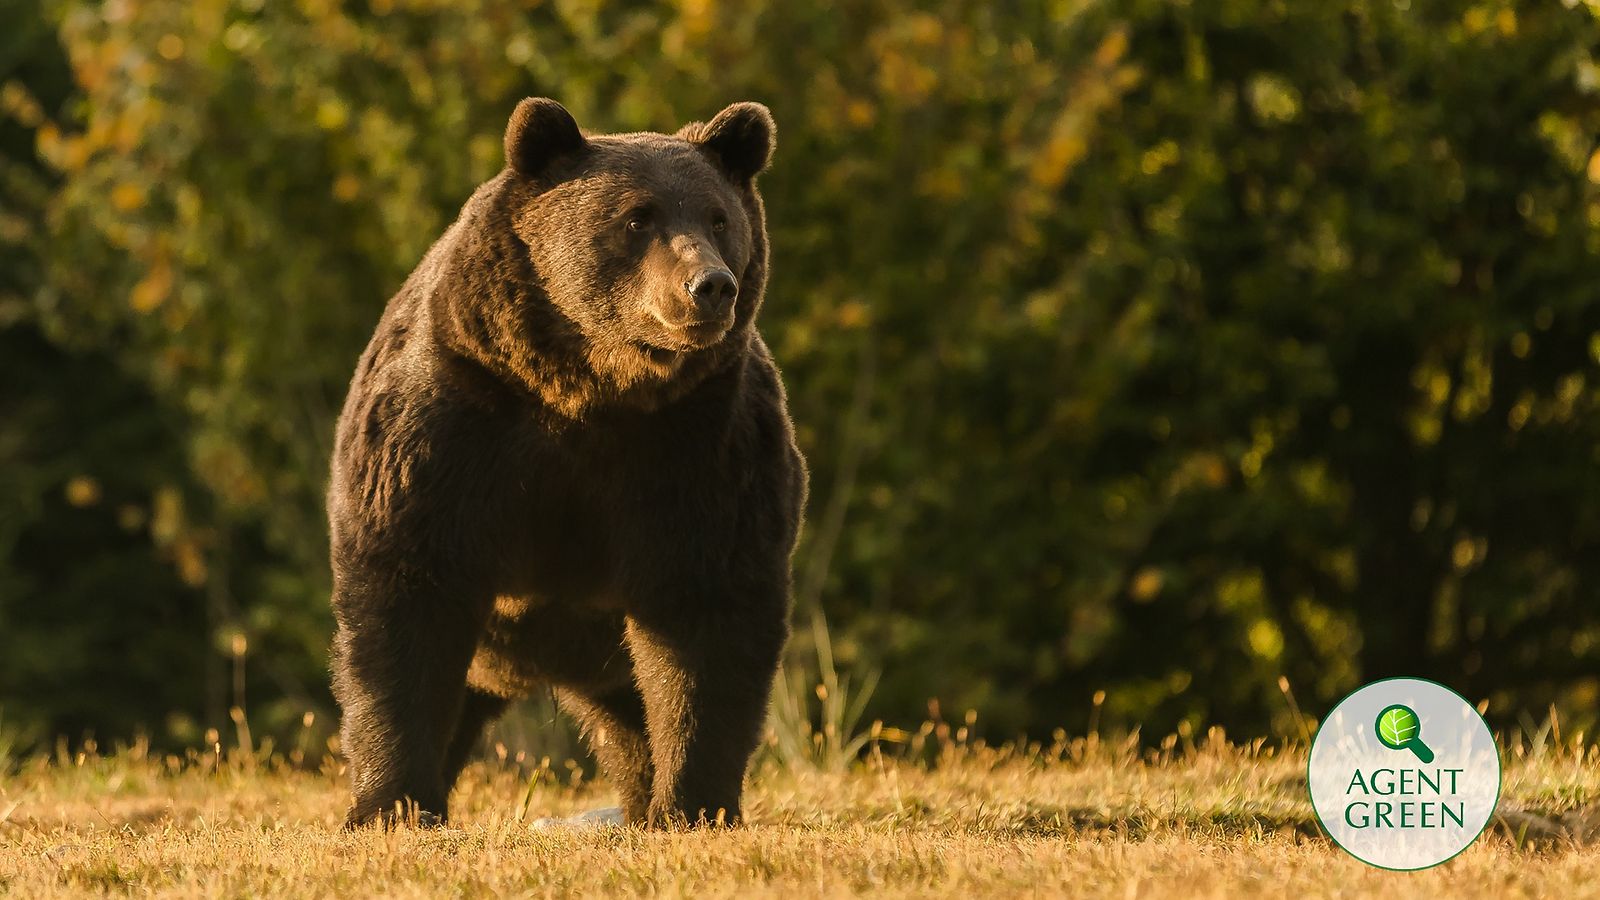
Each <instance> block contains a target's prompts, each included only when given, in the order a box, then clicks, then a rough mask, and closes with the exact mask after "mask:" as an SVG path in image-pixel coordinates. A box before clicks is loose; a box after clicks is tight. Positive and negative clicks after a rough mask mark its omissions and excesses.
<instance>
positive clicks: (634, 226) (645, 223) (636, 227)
mask: <svg viewBox="0 0 1600 900" xmlns="http://www.w3.org/2000/svg"><path fill="white" fill-rule="evenodd" d="M649 227H650V210H648V209H644V208H642V207H641V208H639V209H635V210H633V211H632V212H629V213H628V224H627V229H628V230H629V231H633V232H639V231H643V230H645V229H646V228H649Z"/></svg>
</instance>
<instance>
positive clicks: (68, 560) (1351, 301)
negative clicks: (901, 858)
mask: <svg viewBox="0 0 1600 900" xmlns="http://www.w3.org/2000/svg"><path fill="white" fill-rule="evenodd" d="M913 7H915V8H913ZM1597 52H1600V0H1527V2H1509V0H1482V2H1463V0H1105V2H1089V0H1037V2H1019V3H998V4H997V3H991V2H987V0H930V2H924V3H918V4H907V5H901V4H894V3H887V2H883V0H834V2H831V3H807V2H777V0H752V2H740V3H732V2H728V0H678V2H650V0H630V2H611V0H543V2H540V0H466V2H444V0H357V2H350V3H338V2H334V0H294V2H288V0H285V2H276V0H273V2H268V0H231V2H229V0H183V2H178V0H172V2H145V0H59V2H55V0H0V185H3V194H0V196H3V204H4V205H3V208H0V729H4V730H5V731H6V733H7V734H9V735H10V737H9V738H8V740H10V741H11V742H12V743H16V742H19V741H20V742H24V743H26V742H29V741H44V742H48V741H49V740H51V739H52V738H53V737H54V736H55V735H58V734H66V735H69V736H71V737H72V738H73V739H74V740H75V739H77V738H78V737H80V736H81V735H83V734H84V733H85V732H86V731H93V732H94V733H95V734H96V735H97V736H99V738H100V739H101V740H102V741H105V740H107V739H110V738H113V737H123V736H128V735H131V734H133V733H135V732H138V731H144V732H147V733H149V734H150V735H151V736H152V737H154V738H155V739H156V740H157V741H158V742H185V741H195V740H197V739H198V736H199V735H201V734H203V733H204V730H205V729H206V728H207V727H226V726H227V724H228V723H227V717H228V709H229V707H230V706H232V705H234V704H235V703H240V702H241V701H242V700H243V697H242V694H243V692H244V690H245V689H246V686H247V689H248V705H249V706H248V708H249V720H250V723H251V725H253V726H254V727H255V729H256V730H257V733H258V734H259V733H262V732H271V733H284V732H285V731H287V730H290V729H293V728H296V727H298V726H299V724H300V722H301V719H302V715H303V713H305V712H306V711H307V710H312V711H318V712H319V713H321V714H322V719H321V721H328V720H329V719H330V718H331V717H330V716H329V715H327V714H328V713H331V709H332V706H331V701H330V699H329V695H328V692H327V688H326V682H327V676H326V649H327V644H328V639H329V634H330V628H331V625H330V616H329V614H328V611H327V601H326V594H327V589H328V580H329V576H328V571H327V558H326V532H325V524H324V518H323V512H322V491H323V487H324V481H325V477H326V460H327V457H328V454H329V449H330V448H329V439H330V432H331V428H332V425H333V422H334V417H335V414H336V411H337V409H338V407H339V404H340V401H341V399H342V397H343V394H344V391H345V387H346V385H347V384H348V381H349V378H350V375H351V373H352V371H353V369H354V366H355V361H356V358H357V356H358V354H359V353H360V351H361V349H362V347H363V346H364V344H365V342H366V340H367V338H368V336H369V335H370V333H371V329H372V327H373V325H374V323H375V322H376V320H377V318H378V315H379V313H380V311H381V310H382V308H383V305H384V303H385V301H386V299H387V298H388V297H389V296H390V294H391V293H392V292H393V291H394V290H395V289H396V288H397V287H398V286H399V285H400V283H401V281H402V280H403V279H404V278H405V276H406V274H407V273H408V272H409V271H410V269H411V268H412V267H413V266H414V265H415V264H416V262H417V261H418V259H419V258H420V257H421V255H422V253H423V252H424V250H425V249H426V248H427V247H428V245H429V244H430V243H431V242H432V241H433V239H434V238H435V237H436V236H437V235H438V234H439V233H440V231H441V230H442V229H443V227H444V226H445V225H446V224H447V223H448V222H449V221H450V220H451V218H453V216H454V215H455V213H456V211H457V210H458V208H459V206H460V204H461V203H462V202H463V201H464V199H465V198H466V197H467V195H468V194H469V193H470V192H471V190H472V189H473V187H474V186H475V185H476V184H478V183H479V182H480V181H482V180H484V179H486V178H488V177H489V176H491V175H492V174H493V173H494V172H496V171H497V170H498V169H499V168H500V167H501V165H502V161H501V150H500V136H501V133H502V131H503V128H504V125H505V121H506V118H507V116H508V115H509V113H510V111H511V109H512V107H513V106H514V105H515V103H516V101H517V100H518V99H519V98H521V97H523V96H527V95H548V96H551V97H555V98H558V99H560V100H561V101H562V102H564V103H565V104H567V106H568V107H569V108H570V109H571V110H572V111H573V112H574V113H575V114H576V115H577V117H578V119H579V121H580V122H581V123H583V124H584V125H585V126H586V127H589V128H592V129H595V130H602V131H611V130H637V129H655V130H671V129H674V128H676V127H677V126H678V125H679V124H681V123H682V122H684V121H686V120H689V119H694V118H704V117H706V116H708V115H710V114H712V113H714V112H716V110H718V109H719V108H721V106H722V105H723V104H725V103H728V102H730V101H734V100H740V99H747V98H748V99H759V100H761V101H764V102H765V103H767V104H768V105H769V106H770V107H771V108H772V110H773V112H774V114H775V116H776V118H777V121H778V124H779V129H780V135H779V151H778V155H777V157H776V160H775V164H774V166H773V168H772V170H771V172H770V173H769V174H767V175H766V176H764V177H763V181H762V186H763V190H764V192H765V194H766V198H767V205H768V210H769V215H770V217H771V227H772V232H773V244H774V248H773V256H774V265H773V268H774V278H773V282H772V286H771V288H770V290H769V295H768V302H767V306H766V312H765V319H764V329H763V330H764V331H765V333H766V335H767V337H768V341H769V343H770V344H771V345H772V347H773V350H774V352H775V353H776V355H777V357H778V359H779V361H780V363H781V364H782V365H783V367H784V371H785V374H786V378H787V382H788V385H789V391H790V397H791V401H792V404H793V412H794V416H795V419H796V421H797V424H798V427H799V433H800V439H801V442H802V445H803V449H804V450H805V452H806V454H807V455H808V457H809V458H810V461H811V465H812V470H813V482H812V486H813V499H812V505H811V508H810V519H809V524H808V527H807V532H806V536H805V539H804V542H803V545H802V547H801V549H800V552H799V554H798V557H797V560H796V572H797V588H796V602H797V611H796V616H797V622H798V623H800V624H801V625H802V627H801V628H799V629H798V630H797V638H796V642H795V645H794V648H793V653H794V660H795V663H794V664H795V665H797V666H801V665H804V664H805V663H806V661H807V660H811V661H812V663H813V664H814V663H815V659H816V656H815V654H814V652H813V651H812V648H811V647H810V642H811V631H810V630H809V629H808V628H806V627H803V626H804V625H805V623H807V622H808V621H810V616H811V613H812V610H815V609H818V608H820V609H822V610H825V611H826V614H827V617H828V622H829V624H830V626H831V633H832V635H833V639H832V643H833V646H832V652H833V654H834V655H835V657H836V658H837V660H838V662H839V665H840V666H841V667H842V668H844V669H847V670H851V671H855V672H858V673H865V672H869V671H881V673H882V680H881V682H880V684H879V686H878V688H877V691H876V692H875V693H874V694H873V695H872V700H871V705H870V709H869V715H870V716H871V717H881V718H883V719H884V720H886V721H887V722H890V723H909V722H915V721H920V720H921V719H922V718H924V717H925V716H926V715H927V706H928V701H929V699H930V698H935V697H936V698H939V700H940V701H941V703H942V705H943V709H944V710H945V711H946V712H947V713H950V712H951V711H961V710H965V709H968V708H974V709H977V710H978V711H979V713H980V719H979V722H980V724H979V728H980V730H982V731H984V732H985V733H989V734H992V735H996V736H1000V737H1007V736H1011V735H1015V734H1017V733H1018V732H1020V731H1029V732H1031V733H1034V734H1041V733H1042V734H1047V733H1048V732H1049V730H1050V729H1052V728H1055V727H1057V726H1064V727H1066V728H1068V729H1069V730H1072V731H1075V732H1081V731H1082V730H1083V729H1085V728H1087V727H1089V725H1090V720H1091V717H1094V720H1095V723H1096V724H1098V725H1099V726H1100V727H1102V728H1108V727H1109V728H1119V727H1133V726H1136V725H1142V726H1143V727H1144V729H1145V732H1146V733H1147V734H1164V733H1167V732H1169V731H1171V730H1173V729H1179V728H1182V727H1185V726H1186V725H1187V726H1203V725H1208V724H1212V723H1221V724H1224V725H1226V726H1228V727H1229V728H1231V729H1233V730H1235V732H1243V733H1246V734H1291V733H1295V727H1296V726H1295V723H1294V719H1293V718H1292V715H1291V713H1290V708H1289V705H1288V704H1287V703H1286V698H1285V697H1284V695H1283V694H1282V693H1281V692H1280V686H1279V679H1280V677H1285V676H1286V677H1287V678H1288V679H1289V683H1290V684H1292V685H1293V687H1294V690H1295V693H1296V695H1297V698H1298V700H1299V702H1300V704H1301V705H1302V706H1303V707H1305V708H1306V710H1307V711H1308V712H1310V713H1312V714H1313V715H1315V714H1318V713H1320V712H1321V711H1322V710H1325V709H1326V708H1327V707H1328V705H1329V704H1330V703H1331V702H1332V701H1333V700H1334V699H1336V698H1337V697H1338V696H1339V695H1341V694H1342V693H1343V692H1345V691H1347V690H1349V689H1351V688H1353V687H1355V686H1356V685H1357V684H1359V683H1360V682H1362V681H1363V680H1367V679H1372V678H1376V677H1380V676H1385V675H1393V674H1402V673H1404V674H1413V675H1421V676H1428V677H1434V678H1438V679H1442V680H1444V681H1446V682H1447V683H1449V684H1450V685H1452V686H1454V687H1456V688H1457V689H1459V690H1461V691H1462V692H1463V693H1464V694H1466V695H1467V696H1468V697H1470V698H1472V699H1474V700H1478V699H1488V700H1490V715H1491V720H1492V721H1495V720H1497V721H1498V723H1499V724H1500V725H1510V724H1514V723H1516V722H1517V721H1519V720H1520V721H1528V718H1527V717H1530V716H1532V717H1540V718H1542V717H1543V716H1544V715H1545V713H1546V711H1547V710H1548V709H1549V707H1550V705H1551V704H1555V705H1556V708H1557V709H1559V710H1560V711H1561V712H1562V713H1563V714H1564V716H1565V717H1566V718H1565V720H1566V722H1568V723H1573V722H1575V723H1576V725H1575V726H1574V727H1582V726H1585V725H1587V726H1593V725H1595V724H1597V722H1596V704H1597V701H1600V418H1597V417H1596V407H1597V404H1600V153H1597V150H1600V142H1597V136H1600V65H1597V57H1596V55H1597ZM858 684H859V681H858ZM1100 690H1103V691H1105V692H1106V693H1105V695H1104V700H1103V705H1098V704H1096V703H1094V702H1092V700H1091V698H1092V697H1093V696H1094V695H1095V692H1096V691H1100ZM958 714H959V713H958Z"/></svg>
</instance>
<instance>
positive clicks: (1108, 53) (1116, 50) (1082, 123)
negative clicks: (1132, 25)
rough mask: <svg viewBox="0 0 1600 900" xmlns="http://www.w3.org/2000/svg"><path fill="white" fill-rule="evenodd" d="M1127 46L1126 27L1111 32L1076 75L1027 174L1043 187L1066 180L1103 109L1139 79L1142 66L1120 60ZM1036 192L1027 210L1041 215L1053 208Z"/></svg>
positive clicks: (1053, 186) (1085, 151)
mask: <svg viewBox="0 0 1600 900" xmlns="http://www.w3.org/2000/svg"><path fill="white" fill-rule="evenodd" d="M1127 49H1128V37H1127V34H1126V32H1125V31H1124V30H1122V29H1118V30H1116V31H1113V32H1111V33H1110V34H1109V35H1107V36H1106V37H1105V38H1104V39H1103V40H1102V41H1101V43H1100V47H1099V48H1098V49H1097V50H1096V51H1095V54H1094V57H1093V59H1094V64H1093V65H1092V66H1090V67H1089V68H1088V70H1087V71H1085V72H1083V73H1082V74H1081V75H1079V76H1078V77H1077V78H1076V79H1075V80H1074V84H1073V86H1072V89H1071V90H1068V91H1064V92H1063V93H1064V95H1065V96H1067V97H1069V98H1071V99H1070V100H1068V101H1067V102H1066V103H1065V105H1064V106H1063V107H1062V109H1061V112H1060V113H1059V114H1058V115H1057V117H1056V120H1055V122H1053V123H1052V125H1051V128H1050V132H1049V134H1048V135H1047V136H1046V137H1045V139H1044V143H1043V144H1042V145H1041V146H1040V148H1039V150H1038V151H1037V152H1036V153H1035V154H1034V156H1033V158H1032V160H1030V162H1029V164H1028V169H1027V171H1028V179H1029V180H1030V181H1032V182H1033V184H1035V185H1036V186H1038V187H1039V188H1041V189H1042V190H1043V191H1054V190H1055V189H1056V188H1059V187H1060V186H1061V185H1062V184H1064V183H1065V182H1066V180H1067V175H1068V174H1069V173H1070V172H1071V171H1072V169H1073V167H1074V166H1076V165H1077V163H1078V162H1079V161H1080V160H1082V159H1083V157H1084V156H1085V155H1087V154H1088V152H1089V136H1090V134H1091V133H1092V130H1093V127H1094V121H1095V119H1096V118H1097V117H1098V116H1099V114H1100V112H1101V110H1103V109H1105V108H1106V107H1109V106H1111V105H1112V104H1113V103H1115V102H1116V101H1117V100H1118V99H1119V98H1120V97H1121V96H1122V93H1123V92H1124V91H1126V90H1128V89H1129V88H1131V87H1133V85H1134V84H1135V83H1137V81H1138V72H1137V70H1135V69H1132V68H1131V67H1125V66H1120V65H1119V61H1120V60H1121V59H1122V57H1123V56H1124V55H1125V54H1126V52H1127ZM1034 196H1035V198H1036V200H1035V201H1034V202H1033V203H1032V207H1031V208H1030V209H1029V210H1028V212H1029V213H1032V214H1037V215H1042V214H1044V213H1045V212H1046V211H1047V210H1048V209H1049V208H1050V204H1049V202H1048V200H1049V198H1048V197H1047V196H1044V195H1043V194H1042V193H1035V194H1034ZM1024 230H1025V231H1026V229H1024Z"/></svg>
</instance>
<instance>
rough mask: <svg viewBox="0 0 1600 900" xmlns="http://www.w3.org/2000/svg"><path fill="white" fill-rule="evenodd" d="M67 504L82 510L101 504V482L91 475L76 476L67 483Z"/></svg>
mask: <svg viewBox="0 0 1600 900" xmlns="http://www.w3.org/2000/svg"><path fill="white" fill-rule="evenodd" d="M64 493H65V494H66V498H67V502H68V503H70V504H72V505H73V506H76V507H78V508H79V509H82V508H84V507H88V506H93V505H95V504H96V503H99V502H100V482H98V481H96V480H95V479H94V478H93V477H91V476H89V475H74V476H73V477H72V479H71V480H69V481H68V482H67V486H66V490H65V491H64Z"/></svg>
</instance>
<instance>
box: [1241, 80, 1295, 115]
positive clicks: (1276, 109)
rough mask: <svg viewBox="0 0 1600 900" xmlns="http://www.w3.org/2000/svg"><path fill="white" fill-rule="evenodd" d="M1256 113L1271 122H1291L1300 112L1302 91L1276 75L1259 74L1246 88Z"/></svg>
mask: <svg viewBox="0 0 1600 900" xmlns="http://www.w3.org/2000/svg"><path fill="white" fill-rule="evenodd" d="M1246 93H1247V96H1248V98H1249V100H1250V106H1251V108H1252V109H1254V110H1255V111H1256V115H1258V116H1260V117H1261V118H1262V119H1265V120H1266V121H1269V122H1291V121H1293V120H1294V119H1295V117H1296V116H1298V115H1299V114H1300V92H1299V91H1298V90H1296V89H1295V86H1294V85H1292V84H1290V83H1289V82H1287V81H1285V80H1284V79H1282V78H1279V77H1278V76H1276V75H1267V74H1262V75H1257V76H1255V77H1254V78H1252V79H1250V84H1249V86H1248V87H1247V88H1246Z"/></svg>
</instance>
